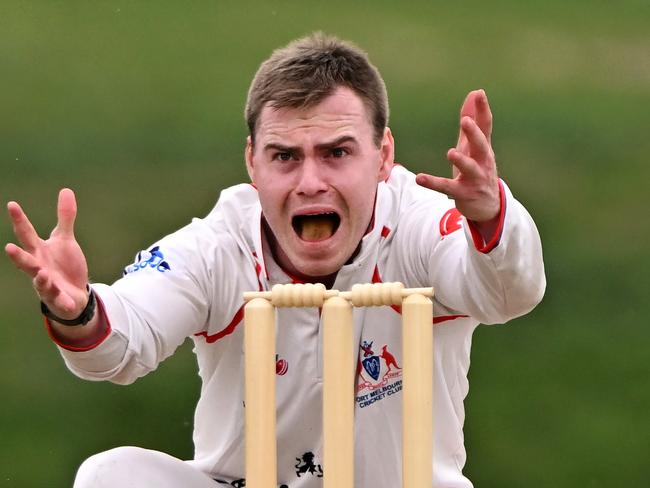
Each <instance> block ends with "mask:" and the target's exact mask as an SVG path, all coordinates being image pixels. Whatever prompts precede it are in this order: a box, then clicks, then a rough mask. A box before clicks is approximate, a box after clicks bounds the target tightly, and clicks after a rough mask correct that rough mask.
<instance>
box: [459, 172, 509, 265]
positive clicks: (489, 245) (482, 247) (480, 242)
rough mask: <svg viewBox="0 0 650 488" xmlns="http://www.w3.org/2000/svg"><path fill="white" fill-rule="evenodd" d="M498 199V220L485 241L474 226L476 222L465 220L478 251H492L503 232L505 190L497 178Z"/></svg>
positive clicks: (485, 252)
mask: <svg viewBox="0 0 650 488" xmlns="http://www.w3.org/2000/svg"><path fill="white" fill-rule="evenodd" d="M499 200H500V203H501V210H500V211H499V222H498V224H497V227H496V229H495V231H494V234H493V235H492V237H491V238H490V239H489V240H487V242H486V240H485V239H483V236H482V235H481V233H480V232H479V230H478V228H477V227H476V224H475V223H474V222H472V221H471V220H467V224H468V225H469V231H470V233H471V235H472V240H473V241H474V247H475V248H476V250H477V251H478V252H481V253H484V254H487V253H489V252H490V251H492V249H494V248H495V247H497V246H498V245H499V242H500V241H501V235H502V234H503V225H504V222H505V218H506V191H505V188H504V187H503V182H502V181H501V180H499Z"/></svg>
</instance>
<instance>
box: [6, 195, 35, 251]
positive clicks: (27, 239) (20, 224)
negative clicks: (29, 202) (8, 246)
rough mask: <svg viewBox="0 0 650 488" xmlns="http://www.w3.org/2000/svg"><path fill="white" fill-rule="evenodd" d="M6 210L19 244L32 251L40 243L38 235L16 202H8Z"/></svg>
mask: <svg viewBox="0 0 650 488" xmlns="http://www.w3.org/2000/svg"><path fill="white" fill-rule="evenodd" d="M7 212H8V213H9V218H10V219H11V223H12V225H13V227H14V234H16V237H17V238H18V241H19V242H20V244H21V245H22V246H23V247H24V248H25V249H26V250H27V251H33V250H34V249H36V248H37V247H38V245H39V243H40V237H38V234H37V233H36V230H35V229H34V226H33V225H32V223H31V222H30V221H29V219H28V218H27V215H25V212H23V209H22V208H21V207H20V205H18V203H16V202H9V203H8V204H7Z"/></svg>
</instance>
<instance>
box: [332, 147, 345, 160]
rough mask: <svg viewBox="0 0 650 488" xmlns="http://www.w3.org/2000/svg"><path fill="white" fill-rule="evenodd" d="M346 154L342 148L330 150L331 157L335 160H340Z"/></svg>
mask: <svg viewBox="0 0 650 488" xmlns="http://www.w3.org/2000/svg"><path fill="white" fill-rule="evenodd" d="M347 153H348V152H347V151H346V150H345V149H343V148H342V147H335V148H334V149H332V156H333V157H335V158H342V157H343V156H345V155H346V154H347Z"/></svg>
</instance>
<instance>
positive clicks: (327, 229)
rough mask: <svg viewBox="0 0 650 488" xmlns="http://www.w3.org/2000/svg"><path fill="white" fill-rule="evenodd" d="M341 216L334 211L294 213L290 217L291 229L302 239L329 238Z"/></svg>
mask: <svg viewBox="0 0 650 488" xmlns="http://www.w3.org/2000/svg"><path fill="white" fill-rule="evenodd" d="M340 224H341V217H340V216H339V215H338V214H337V213H336V212H323V213H316V214H309V215H296V216H295V217H293V219H291V225H292V226H293V230H295V231H296V234H298V237H300V238H301V239H302V240H303V241H308V242H317V241H324V240H325V239H329V238H330V237H332V236H333V235H334V233H335V232H336V231H337V229H338V228H339V225H340Z"/></svg>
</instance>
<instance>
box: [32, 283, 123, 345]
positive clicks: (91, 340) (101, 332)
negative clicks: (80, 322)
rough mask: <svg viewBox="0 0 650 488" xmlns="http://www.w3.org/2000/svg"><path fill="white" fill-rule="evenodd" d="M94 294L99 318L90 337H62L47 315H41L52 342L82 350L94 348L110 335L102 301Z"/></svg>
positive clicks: (109, 325) (109, 326) (108, 322)
mask: <svg viewBox="0 0 650 488" xmlns="http://www.w3.org/2000/svg"><path fill="white" fill-rule="evenodd" d="M95 296H96V299H97V312H96V313H97V315H98V318H99V325H98V327H97V329H96V331H95V332H94V333H93V335H91V336H90V337H84V338H83V339H79V340H74V339H69V338H63V337H61V335H59V334H57V332H56V330H55V329H54V327H52V324H51V323H50V321H49V319H48V318H47V317H43V318H44V319H45V329H46V330H47V333H48V335H49V336H50V339H52V342H54V343H55V344H56V345H57V346H59V347H61V348H63V349H66V350H68V351H74V352H84V351H90V350H91V349H95V348H96V347H97V346H99V345H100V344H101V343H102V342H104V341H105V340H106V338H107V337H108V336H109V335H111V324H110V321H109V320H108V317H107V316H106V310H105V308H104V302H102V299H101V298H100V297H99V295H95Z"/></svg>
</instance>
